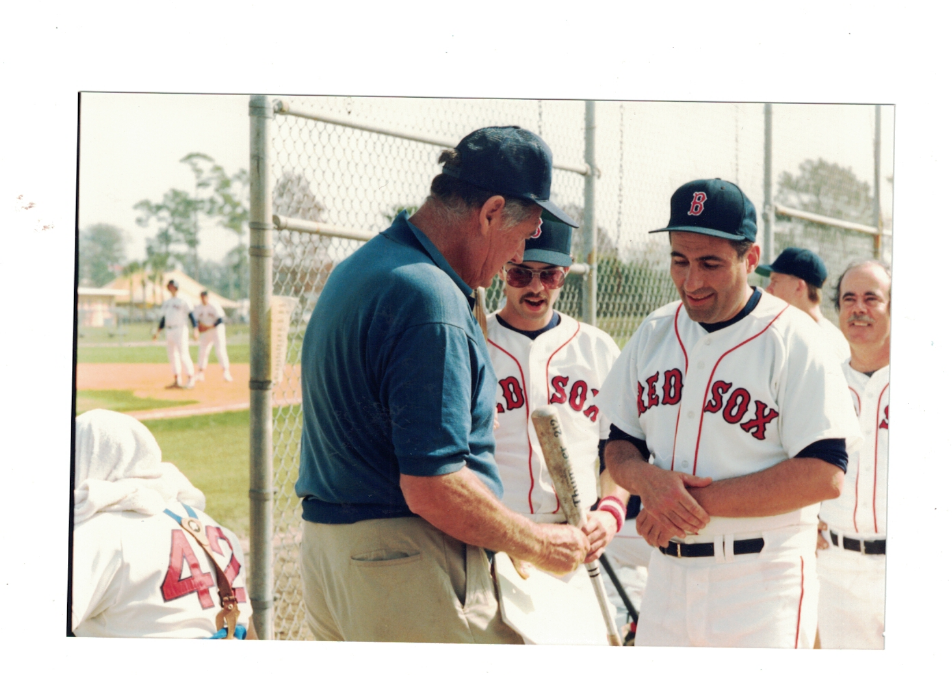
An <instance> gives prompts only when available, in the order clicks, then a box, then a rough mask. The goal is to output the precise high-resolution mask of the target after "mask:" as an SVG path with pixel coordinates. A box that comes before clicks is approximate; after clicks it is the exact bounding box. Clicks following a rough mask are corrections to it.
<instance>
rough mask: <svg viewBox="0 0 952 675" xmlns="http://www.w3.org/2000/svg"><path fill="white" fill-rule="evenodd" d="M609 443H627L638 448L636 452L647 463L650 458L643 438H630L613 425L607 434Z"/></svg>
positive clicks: (629, 435) (626, 433)
mask: <svg viewBox="0 0 952 675" xmlns="http://www.w3.org/2000/svg"><path fill="white" fill-rule="evenodd" d="M608 440H609V441H627V442H629V443H631V444H632V445H634V446H635V447H636V448H638V452H640V453H641V456H642V457H644V458H645V461H646V462H647V461H648V459H649V458H650V457H651V451H649V450H648V444H647V443H646V442H645V440H644V439H643V438H637V437H635V436H632V435H631V434H629V433H628V432H626V431H622V430H621V429H619V428H618V427H616V426H615V425H614V424H612V425H611V430H610V431H609V432H608Z"/></svg>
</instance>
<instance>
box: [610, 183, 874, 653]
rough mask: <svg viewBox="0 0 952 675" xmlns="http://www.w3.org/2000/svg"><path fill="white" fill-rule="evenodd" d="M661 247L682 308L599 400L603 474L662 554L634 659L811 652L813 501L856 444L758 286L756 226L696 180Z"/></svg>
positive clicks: (823, 362)
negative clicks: (739, 651) (605, 420)
mask: <svg viewBox="0 0 952 675" xmlns="http://www.w3.org/2000/svg"><path fill="white" fill-rule="evenodd" d="M655 232H664V233H666V234H667V235H668V237H669V242H670V245H671V268H670V271H671V279H672V281H673V282H674V285H675V288H676V289H677V291H678V295H680V296H681V300H680V301H679V302H673V303H670V304H668V305H665V306H664V307H661V308H660V309H658V310H656V311H655V312H653V313H652V314H650V315H649V316H648V317H646V318H645V319H644V321H643V322H642V323H641V325H640V326H639V327H638V330H637V331H635V334H634V335H633V336H632V338H631V340H630V341H629V342H628V344H627V345H626V346H625V348H624V350H622V353H621V356H619V358H618V360H617V361H616V362H615V365H614V367H613V368H612V371H611V373H609V375H608V377H607V378H606V380H605V383H604V385H603V387H602V391H601V394H600V395H599V396H600V398H601V399H603V402H602V408H603V412H604V413H605V414H607V416H608V417H609V419H610V420H611V423H612V428H611V433H610V437H609V438H610V440H609V442H608V445H607V447H606V450H605V460H606V463H607V464H608V469H609V471H611V474H612V477H613V478H614V479H615V480H616V481H617V482H618V484H619V485H622V486H623V487H625V488H626V489H628V490H629V491H630V492H632V493H634V494H637V495H639V496H640V497H641V500H642V504H643V508H642V510H641V513H640V514H639V515H638V517H637V519H636V524H637V527H638V532H639V533H641V534H642V535H643V536H644V538H645V540H646V541H647V542H648V543H649V544H651V545H652V546H656V547H657V548H656V549H655V550H654V551H652V553H651V559H650V562H649V566H648V583H647V587H646V588H645V595H644V600H643V602H642V607H641V617H640V620H639V622H638V634H637V637H636V640H635V642H636V645H642V646H671V647H687V646H704V647H787V648H806V649H809V648H812V647H813V643H814V636H815V635H816V625H817V597H818V596H817V593H818V591H817V588H818V582H817V576H816V555H815V547H816V526H817V514H818V512H819V502H821V501H822V500H826V499H835V498H836V497H837V496H838V495H839V493H840V490H841V488H842V485H843V474H844V471H845V470H846V467H847V458H848V453H851V452H855V451H856V450H857V448H858V447H859V444H860V443H861V442H862V441H861V436H860V433H859V426H858V424H857V422H856V416H855V414H853V411H852V405H851V401H850V398H849V394H848V390H847V388H846V380H845V379H844V377H843V373H842V370H841V369H840V366H839V364H837V363H836V362H835V360H834V359H833V358H832V354H831V353H830V352H829V350H828V349H827V348H826V346H825V344H824V340H823V334H822V333H821V331H820V329H819V328H818V327H817V325H816V323H815V322H814V321H813V319H811V318H810V317H809V316H808V315H807V314H805V313H804V312H799V311H796V310H795V309H792V308H791V307H790V305H788V304H787V303H785V302H783V301H781V300H779V299H778V298H775V297H774V296H772V295H769V294H766V293H762V292H761V291H760V289H755V288H752V287H751V286H750V285H749V283H748V281H747V278H748V275H750V274H751V273H752V272H753V271H754V270H755V269H756V267H757V263H758V262H759V258H760V249H759V247H758V246H757V244H756V243H755V242H756V238H757V212H756V210H755V208H754V205H753V204H752V203H751V201H750V200H749V199H748V198H747V197H746V196H745V195H744V193H743V192H741V190H740V188H738V187H737V186H736V185H734V184H733V183H729V182H727V181H722V180H720V179H713V180H697V181H691V182H690V183H687V184H685V185H682V186H681V187H680V188H678V189H677V190H676V191H675V193H674V195H673V196H672V197H671V217H670V220H669V222H668V226H667V227H666V228H664V229H662V230H655Z"/></svg>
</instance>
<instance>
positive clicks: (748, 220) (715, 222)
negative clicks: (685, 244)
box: [651, 178, 757, 241]
mask: <svg viewBox="0 0 952 675" xmlns="http://www.w3.org/2000/svg"><path fill="white" fill-rule="evenodd" d="M654 232H695V233H697V234H706V235H708V236H711V237H720V238H721V239H730V240H731V241H745V240H746V241H757V211H756V209H755V208H754V205H753V203H752V202H751V201H750V200H749V199H747V195H745V194H744V193H743V192H741V189H740V188H739V187H737V186H736V185H734V184H733V183H730V182H728V181H726V180H721V179H720V178H711V179H704V180H692V181H691V182H690V183H685V184H684V185H682V186H681V187H679V188H678V189H677V190H675V192H674V194H673V195H672V196H671V219H670V220H669V221H668V226H667V227H665V228H662V229H660V230H651V233H654Z"/></svg>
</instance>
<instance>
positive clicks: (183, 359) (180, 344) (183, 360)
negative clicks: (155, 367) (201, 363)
mask: <svg viewBox="0 0 952 675" xmlns="http://www.w3.org/2000/svg"><path fill="white" fill-rule="evenodd" d="M165 348H166V351H168V354H169V364H170V365H171V366H172V374H173V375H175V379H178V378H179V377H180V376H181V374H182V366H183V365H184V366H185V374H186V375H188V376H189V377H192V375H194V374H195V367H194V366H193V365H192V355H191V354H189V353H188V327H187V326H176V327H175V328H168V327H166V329H165Z"/></svg>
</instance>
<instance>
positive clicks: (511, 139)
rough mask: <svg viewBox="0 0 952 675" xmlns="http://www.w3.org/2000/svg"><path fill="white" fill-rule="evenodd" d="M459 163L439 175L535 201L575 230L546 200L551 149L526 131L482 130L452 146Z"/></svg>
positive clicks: (547, 196)
mask: <svg viewBox="0 0 952 675" xmlns="http://www.w3.org/2000/svg"><path fill="white" fill-rule="evenodd" d="M456 152H457V153H458V154H459V159H460V162H459V164H458V165H456V166H448V165H444V166H443V173H445V174H446V175H448V176H452V177H453V178H456V179H458V180H461V181H463V182H464V183H469V184H470V185H475V186H476V187H480V188H483V189H484V190H489V191H490V192H493V193H495V194H499V195H502V196H504V197H506V196H509V197H519V198H520V199H526V200H529V201H532V202H535V203H536V204H538V205H539V206H541V207H542V210H543V211H544V212H545V213H546V214H548V215H549V216H550V217H551V218H552V219H554V220H557V221H559V222H562V223H565V224H566V225H569V226H571V227H578V223H576V222H575V221H574V220H572V218H571V217H570V216H569V215H568V214H567V213H565V211H563V210H562V209H560V208H559V207H558V206H556V205H555V204H554V203H552V202H551V201H550V200H549V190H550V188H551V186H552V150H550V149H549V146H548V145H546V142H545V141H543V140H542V138H540V137H539V136H537V135H536V134H534V133H532V132H531V131H529V130H528V129H522V128H520V127H516V126H512V127H485V128H483V129H477V130H476V131H474V132H472V133H471V134H469V135H468V136H466V137H465V138H463V140H461V141H460V142H459V145H457V146H456Z"/></svg>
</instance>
